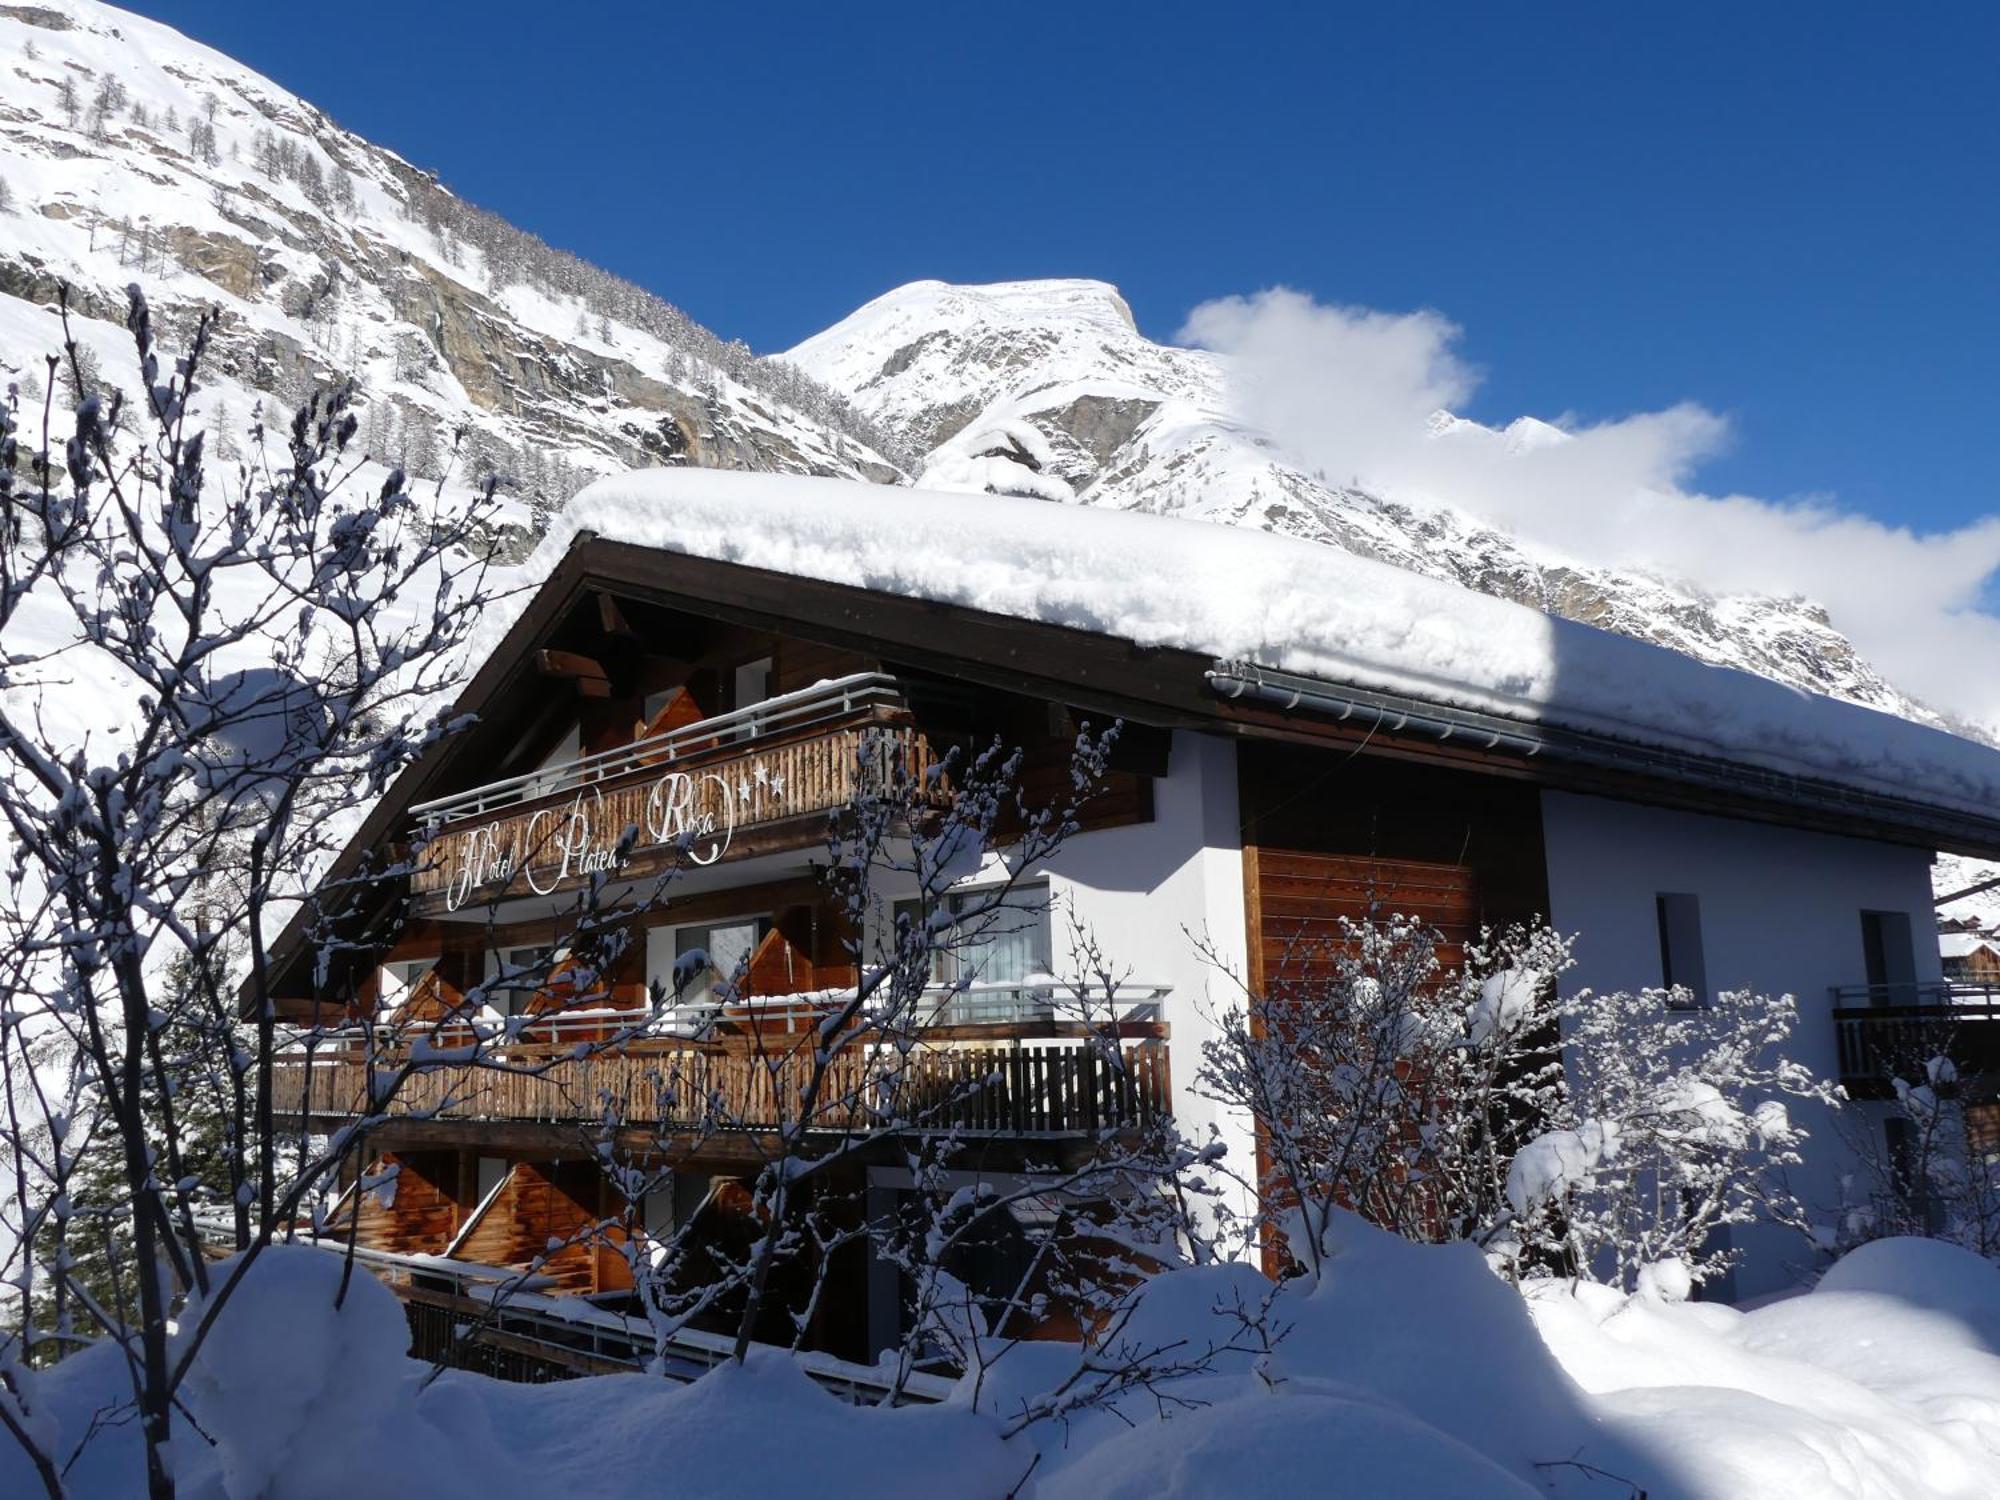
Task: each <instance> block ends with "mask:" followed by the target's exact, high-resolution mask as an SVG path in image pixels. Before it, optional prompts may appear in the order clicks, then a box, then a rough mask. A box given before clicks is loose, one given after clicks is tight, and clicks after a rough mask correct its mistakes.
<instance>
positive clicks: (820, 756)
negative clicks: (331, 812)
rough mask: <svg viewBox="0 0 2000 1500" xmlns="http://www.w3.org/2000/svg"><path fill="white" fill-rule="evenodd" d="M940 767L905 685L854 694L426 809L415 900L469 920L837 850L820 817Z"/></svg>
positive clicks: (699, 725) (848, 683) (793, 698)
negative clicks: (675, 871) (762, 857)
mask: <svg viewBox="0 0 2000 1500" xmlns="http://www.w3.org/2000/svg"><path fill="white" fill-rule="evenodd" d="M932 759H933V757H932V752H931V747H930V744H929V742H928V741H927V740H926V739H925V737H924V736H923V735H922V734H921V733H919V732H918V731H917V730H916V728H915V727H914V726H913V725H912V723H911V720H910V715H909V712H908V710H907V708H906V707H905V706H904V704H903V702H902V699H901V697H900V695H899V694H898V693H897V692H896V690H895V686H894V683H893V681H892V680H891V679H889V678H886V677H883V676H882V675H880V674H877V673H867V674H862V675H859V676H857V677H852V678H843V679H841V680H840V681H838V682H833V683H825V684H821V685H819V686H817V687H814V688H810V689H806V690H805V691H803V692H799V693H792V694H787V695H786V696H785V697H783V698H776V699H771V700H768V701H767V702H765V703H760V704H757V705H755V706H754V707H753V708H751V709H745V710H742V711H739V712H736V713H731V714H723V715H719V716H717V717H715V718H711V719H704V720H699V721H697V722H695V723H691V724H687V725H683V726H681V727H679V728H676V729H673V730H670V731H668V732H666V733H663V734H658V735H653V736H650V737H648V738H645V739H642V740H638V741H636V742H634V743H633V744H631V745H629V746H626V747H624V748H622V749H619V750H616V751H611V752H607V753H605V754H600V755H593V756H587V757H585V758H583V759H581V760H578V761H575V762H572V763H571V764H570V765H567V766H561V767H556V768H554V769H551V770H547V771H538V772H531V773H527V774H525V775H520V776H514V777H509V778H507V779H506V780H503V781H498V782H493V783H490V784H488V785H485V786H480V787H474V788H471V789H469V790H467V791H464V792H460V793H456V794H454V795H453V796H451V797H447V798H441V799H439V800H437V801H434V802H430V803H425V804H422V805H421V806H419V807H417V808H415V809H413V810H412V811H413V812H414V813H415V814H416V815H417V816H418V818H419V824H418V827H417V828H416V829H415V830H414V831H413V835H412V839H413V848H414V850H415V854H414V860H415V868H414V870H413V872H412V875H411V890H412V893H413V894H414V895H415V896H416V897H418V898H419V899H420V900H423V901H427V902H433V903H436V904H438V905H441V906H442V907H443V908H444V909H445V910H447V911H455V910H458V909H460V908H463V907H468V906H474V905H479V904H483V903H486V902H490V901H495V900H501V899H510V900H511V899H518V898H520V897H523V896H530V895H551V894H554V893H555V892H557V891H559V890H563V889H567V888H570V887H573V886H574V885H576V884H577V883H578V882H580V881H582V880H584V879H587V878H588V877H590V876H592V875H597V874H604V873H618V874H624V875H629V876H630V877H632V878H635V879H636V878H641V877H644V876H649V875H652V874H656V873H658V872H660V871H661V870H663V869H665V868H666V867H668V866H669V865H670V864H672V863H674V862H677V861H685V862H688V863H691V864H694V865H709V864H714V863H716V862H717V861H719V860H725V859H729V858H732V857H734V858H741V857H746V856H748V855H750V854H755V853H762V852H766V851H767V850H768V849H770V848H772V847H777V846H778V845H781V844H785V845H798V846H803V845H806V844H810V843H812V842H816V841H817V840H818V839H819V838H821V837H822V836H823V834H824V826H823V821H821V820H820V819H819V818H818V817H817V816H816V815H824V814H826V813H829V812H832V811H834V810H835V809H837V808H840V807H843V806H846V805H847V804H848V803H849V802H850V801H851V800H852V799H853V798H854V796H855V795H856V793H857V792H859V791H862V790H864V789H865V788H866V787H867V786H868V785H869V784H871V783H874V784H882V783H884V782H886V781H887V779H888V778H889V777H890V776H891V774H892V772H894V771H895V770H897V769H898V768H899V767H900V769H901V771H902V772H903V773H904V774H906V775H910V776H916V777H921V776H923V775H924V774H925V773H926V772H927V771H928V770H929V769H930V767H931V765H932ZM628 827H630V828H634V829H636V830H637V831H638V838H637V842H636V843H635V844H634V846H633V848H632V850H631V851H630V852H629V854H627V855H626V856H624V857H623V858H622V859H621V857H620V855H619V853H618V849H617V846H618V843H619V840H620V838H621V837H622V836H623V834H624V831H625V829H626V828H628Z"/></svg>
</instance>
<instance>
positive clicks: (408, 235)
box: [0, 0, 901, 526]
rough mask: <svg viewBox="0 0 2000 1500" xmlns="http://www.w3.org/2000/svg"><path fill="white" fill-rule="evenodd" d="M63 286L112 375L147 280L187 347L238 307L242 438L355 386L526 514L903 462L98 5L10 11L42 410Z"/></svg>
mask: <svg viewBox="0 0 2000 1500" xmlns="http://www.w3.org/2000/svg"><path fill="white" fill-rule="evenodd" d="M61 281H67V282H69V283H71V285H72V287H73V289H74V291H73V298H74V305H75V306H76V308H77V309H78V310H79V311H81V312H82V313H83V314H84V315H86V317H87V318H89V319H91V320H94V321H93V322H92V323H91V324H90V325H89V326H87V327H86V328H85V330H84V337H83V340H82V342H83V343H84V344H85V346H86V348H88V349H90V350H91V351H92V353H93V356H94V358H95V359H96V362H97V363H98V364H99V365H100V366H101V368H102V371H103V376H104V379H105V380H106V381H107V382H113V383H120V377H121V375H122V373H123V371H124V369H125V367H126V366H127V365H129V363H130V355H129V342H128V341H127V340H126V338H125V335H124V333H123V330H122V327H120V326H119V325H120V324H122V321H123V317H124V303H125V299H124V291H123V289H124V287H125V286H126V285H127V284H128V283H131V282H140V283H142V284H143V285H144V286H145V287H146V289H147V292H148V296H149V297H150V299H151V301H152V305H153V308H154V311H155V316H156V321H159V322H161V323H162V324H163V325H164V326H165V327H166V328H167V329H168V332H169V336H170V343H171V342H172V339H173V335H175V334H176V333H178V332H184V331H185V330H186V329H187V327H188V326H189V324H190V321H191V319H192V318H193V317H194V315H195V314H196V313H197V312H198V311H199V310H200V309H202V308H204V307H215V308H218V309H219V310H220V313H221V324H220V330H219V337H218V340H217V357H216V361H215V363H214V364H213V365H212V372H213V373H214V374H215V375H216V376H218V377H219V379H218V381H217V383H216V385H215V387H214V388H213V389H212V391H211V399H212V400H214V401H215V402H217V403H218V404H220V405H229V404H230V403H231V402H232V401H233V402H237V403H241V405H239V406H237V407H235V409H234V411H233V413H232V415H233V416H234V417H235V418H236V419H237V421H238V422H239V423H242V422H247V419H248V417H249V414H250V413H249V407H250V406H252V405H254V404H256V403H257V402H259V401H265V402H266V403H268V404H270V405H271V406H272V409H274V410H282V411H289V410H290V408H291V406H292V405H293V404H294V403H296V402H297V401H298V400H299V399H300V398H301V397H302V396H303V395H304V394H305V393H306V392H307V391H308V390H310V389H311V388H312V387H313V386H315V385H324V384H327V383H329V382H331V381H333V380H336V379H340V378H343V377H352V378H354V379H355V380H357V381H358V382H359V384H360V387H361V389H362V391H363V394H364V398H365V400H366V403H367V407H368V417H367V423H366V425H365V427H364V429H363V434H362V435H363V438H364V440H365V441H366V443H367V445H368V447H369V450H370V451H371V452H372V453H374V454H376V455H378V456H380V457H382V458H384V459H386V460H388V461H390V462H395V463H400V464H402V465H403V466H404V467H406V468H407V469H409V470H410V471H411V472H412V473H414V474H418V475H423V476H426V477H428V476H430V475H433V474H437V473H440V472H442V471H443V470H444V469H445V468H446V466H447V464H448V463H450V464H451V465H452V467H453V468H454V471H455V472H456V473H458V474H461V475H463V476H464V477H467V478H477V477H479V471H480V470H483V469H492V470H494V471H497V472H500V473H502V474H505V475H508V476H510V477H511V479H512V480H513V482H514V483H513V490H514V493H515V494H517V496H518V497H519V500H520V502H521V504H522V508H523V511H524V514H523V515H522V522H523V525H524V526H526V525H530V524H532V521H533V520H534V517H533V516H532V515H530V514H526V513H525V512H528V511H532V510H535V509H541V510H546V509H548V508H551V507H554V506H557V505H560V504H561V502H562V501H563V500H565V499H567V498H568V495H569V494H570V493H571V492H573V491H574V490H575V489H576V488H578V487H579V486H580V485H581V484H583V483H585V482H587V481H588V480H589V479H591V478H593V477H595V476H596V475H598V474H601V473H606V472H612V471H615V470H621V469H625V468H629V467H633V466H636V465H646V464H661V463H692V464H708V465H720V466H728V467H737V468H750V469H769V470H779V471H790V472H801V473H814V474H833V475H848V476H853V477H860V478H869V479H880V480H894V479H896V478H898V477H899V476H900V474H901V465H900V464H899V462H898V459H897V444H896V442H895V440H893V439H890V438H886V437H884V436H883V435H882V434H881V433H879V432H878V431H877V430H875V428H874V427H873V425H872V424H871V423H870V422H869V421H868V420H867V419H865V418H863V417H861V416H860V415H859V414H857V413H856V412H854V411H853V410H852V409H851V408H850V407H849V406H848V405H847V403H846V402H845V401H844V400H842V399H841V398H840V397H838V396H836V395H834V394H833V393H832V392H830V391H828V390H826V389H824V388H823V387H820V386H818V385H817V384H815V383H814V382H813V381H811V380H809V379H807V378H805V377H804V376H802V375H801V374H800V373H799V372H798V371H797V370H796V369H794V368H792V367H790V366H787V365H783V364H780V363H778V362H775V361H768V360H761V359H758V358H757V357H755V356H754V355H752V354H751V353H750V351H749V350H748V349H746V348H745V347H744V346H742V345H741V344H728V343H724V342H723V341H722V340H720V339H718V338H716V337H715V336H714V335H713V334H711V333H710V332H709V331H708V330H706V329H704V328H702V327H700V326H699V325H697V324H695V323H694V322H693V321H692V320H690V319H689V318H688V317H686V315H685V314H683V313H681V312H679V311H678V310H677V309H675V308H673V307H671V306H669V305H668V304H667V303H665V302H662V301H661V300H660V299H659V298H657V297H655V296H653V295H652V294H651V293H648V292H646V291H643V290H641V289H640V288H638V287H636V286H633V285H632V284H630V283H628V282H624V281H621V280H619V279H618V278H616V277H613V276H611V275H609V274H607V273H605V272H603V271H600V270H598V269H596V268H595V267H593V266H590V265H588V264H586V263H584V262H582V261H580V260H577V259H576V258H575V257H573V256H570V255H567V254H565V253H562V252H560V251H556V250H553V249H551V248H550V247H549V246H547V245H546V244H543V243H542V242H541V241H540V240H537V239H536V238H534V237H533V236H531V235H528V234H524V233H522V232H521V231H519V230H517V229H514V228H513V227H512V226H510V225H508V224H506V223H505V222H504V221H502V220H500V219H498V218H497V217H495V216H493V215H491V214H487V213H485V212H483V211H481V210H479V209H477V208H475V207H473V206H472V205H470V204H467V203H465V202H464V201H463V200H461V199H459V198H457V197H455V196H454V195H453V194H452V193H451V192H450V191H449V190H447V189H446V188H444V187H443V186H442V185H440V184H439V183H438V181H437V180H436V179H435V178H434V177H433V176H431V175H429V174H427V173H425V172H423V171H421V170H419V169H418V168H416V167H413V166H411V165H410V164H409V163H408V162H405V161H404V160H402V159H401V158H400V157H398V156H396V155H395V154H393V153H391V152H389V151H385V150H383V149H381V148H380V147H377V146H374V145H372V144H370V143H369V142H368V141H365V140H363V139H361V138H360V137H359V136H357V135H355V134H353V133H352V132H350V131H347V130H343V129H342V128H341V127H340V126H338V125H336V124H335V123H334V122H333V121H332V120H330V119H328V118H327V117H326V116H325V115H324V114H322V113H321V112H320V111H319V110H317V109H315V108H314V107H313V106H312V105H310V104H308V103H306V102H305V101H304V100H302V99H299V98H297V97H295V96H294V95H292V94H289V93H287V92H286V91H285V90H283V89H281V88H279V87H277V86H276V85H274V84H272V83H271V82H270V81H268V80H267V79H264V78H262V77H260V76H259V75H257V74H255V73H253V72H251V71H250V70H249V69H247V68H244V67H242V66H240V65H238V64H236V63H234V62H232V61H231V60H230V59H228V58H226V57H224V56H222V55H221V54H219V53H217V52H214V51H212V50H210V49H209V48H206V47H203V46H200V45H199V44H197V43H194V42H192V41H189V40H188V39H187V38H185V37H183V36H181V35H179V34H178V33H176V32H174V31H171V30H169V29H168V28H166V27H163V26H160V25H157V24H155V23H153V22H150V21H147V20H144V19H142V18H140V17H137V16H133V15H131V14H129V13H126V12H123V11H118V10H114V9H112V8H110V7H108V6H102V5H97V4H94V3H91V0H42V3H36V4H31V5H13V4H0V388H4V385H5V384H6V383H7V382H9V381H17V382H20V383H22V384H23V385H24V386H25V387H26V389H25V395H26V396H27V397H28V398H29V400H28V401H26V402H24V404H26V405H30V406H33V407H39V404H40V403H39V401H38V400H35V399H34V397H35V396H36V395H37V393H38V391H39V389H40V385H41V376H40V374H39V373H38V371H39V363H40V359H41V357H42V356H43V355H44V354H45V353H46V352H48V351H50V350H52V349H54V348H55V347H57V343H56V340H57V334H56V328H55V321H54V318H53V316H52V315H51V314H50V312H49V309H50V307H51V306H52V305H53V302H54V299H55V296H56V289H57V285H58V283H59V282H61ZM461 429H462V430H463V433H464V437H463V440H462V443H461V449H460V452H459V454H458V456H457V459H456V460H455V461H453V459H452V444H453V436H452V435H453V434H454V433H456V432H459V431H460V430H461Z"/></svg>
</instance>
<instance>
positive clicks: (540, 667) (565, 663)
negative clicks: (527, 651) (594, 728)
mask: <svg viewBox="0 0 2000 1500" xmlns="http://www.w3.org/2000/svg"><path fill="white" fill-rule="evenodd" d="M535 668H536V670H537V671H539V672H540V673H541V674H542V675H543V676H544V677H568V678H570V679H572V680H573V681H574V682H575V683H576V690H577V693H578V695H579V696H581V697H585V698H609V697H610V696H611V677H610V674H608V673H607V672H606V671H605V670H604V668H603V666H602V665H601V664H600V663H598V662H597V661H595V660H593V659H592V658H590V657H588V656H584V655H582V654H580V653H578V652H575V651H556V650H551V649H547V648H544V649H543V650H540V651H537V652H536V653H535Z"/></svg>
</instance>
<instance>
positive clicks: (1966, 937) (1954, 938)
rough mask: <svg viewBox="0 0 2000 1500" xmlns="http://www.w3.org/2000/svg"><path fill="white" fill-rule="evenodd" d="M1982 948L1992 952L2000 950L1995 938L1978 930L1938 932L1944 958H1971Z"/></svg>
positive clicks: (1941, 954) (1940, 950) (1940, 948)
mask: <svg viewBox="0 0 2000 1500" xmlns="http://www.w3.org/2000/svg"><path fill="white" fill-rule="evenodd" d="M1981 948H1985V949H1987V950H1988V951H1990V952H2000V948H1996V947H1995V945H1994V942H1993V939H1991V938H1989V937H1985V936H1982V935H1981V934H1979V933H1977V932H1940V933H1939V934H1938V954H1939V956H1940V957H1942V958H1970V957H1971V956H1972V955H1973V954H1975V953H1977V952H1978V951H1979V950H1980V949H1981Z"/></svg>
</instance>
